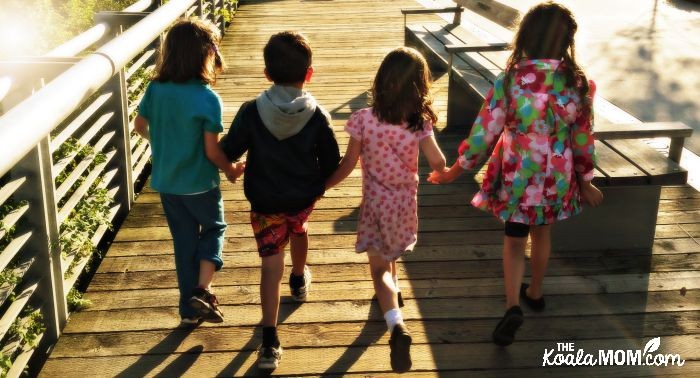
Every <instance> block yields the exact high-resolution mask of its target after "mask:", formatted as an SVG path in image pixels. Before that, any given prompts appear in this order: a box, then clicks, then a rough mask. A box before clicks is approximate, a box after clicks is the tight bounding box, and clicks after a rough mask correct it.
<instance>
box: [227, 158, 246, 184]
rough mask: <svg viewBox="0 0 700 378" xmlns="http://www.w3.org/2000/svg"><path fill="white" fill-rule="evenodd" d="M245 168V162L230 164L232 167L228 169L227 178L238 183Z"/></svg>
mask: <svg viewBox="0 0 700 378" xmlns="http://www.w3.org/2000/svg"><path fill="white" fill-rule="evenodd" d="M244 170H245V162H242V163H233V164H231V165H230V167H229V168H228V169H227V170H226V172H224V173H226V178H227V179H228V180H229V181H230V182H232V183H234V184H235V183H236V180H237V179H238V178H239V177H241V175H242V174H243V171H244Z"/></svg>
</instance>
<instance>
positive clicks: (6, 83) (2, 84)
mask: <svg viewBox="0 0 700 378" xmlns="http://www.w3.org/2000/svg"><path fill="white" fill-rule="evenodd" d="M10 87H12V79H10V78H9V77H7V76H2V77H0V101H2V99H3V98H5V96H6V95H7V93H8V92H9V91H10Z"/></svg>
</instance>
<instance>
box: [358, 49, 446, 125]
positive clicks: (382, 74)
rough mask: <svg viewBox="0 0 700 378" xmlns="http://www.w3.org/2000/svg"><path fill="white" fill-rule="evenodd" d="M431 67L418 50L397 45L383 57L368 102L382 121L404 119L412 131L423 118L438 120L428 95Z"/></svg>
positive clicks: (401, 120)
mask: <svg viewBox="0 0 700 378" xmlns="http://www.w3.org/2000/svg"><path fill="white" fill-rule="evenodd" d="M430 82H431V77H430V69H429V68H428V63H427V62H426V61H425V58H423V55H421V54H420V53H419V52H418V51H416V50H415V49H412V48H409V47H399V48H397V49H395V50H393V51H391V52H390V53H389V54H387V56H386V57H385V58H384V60H383V61H382V64H381V65H380V66H379V70H378V71H377V76H376V77H375V78H374V83H373V84H372V89H371V92H370V95H371V99H370V106H372V109H373V113H374V115H375V116H376V117H377V118H378V119H379V120H380V121H382V122H387V123H391V124H395V125H398V124H401V123H403V122H406V123H407V124H408V126H407V127H406V128H407V129H409V130H411V131H418V130H423V122H424V121H431V122H433V123H435V122H436V121H437V115H436V114H435V111H434V110H433V100H432V98H431V96H430Z"/></svg>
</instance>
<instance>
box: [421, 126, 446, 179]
mask: <svg viewBox="0 0 700 378" xmlns="http://www.w3.org/2000/svg"><path fill="white" fill-rule="evenodd" d="M420 149H421V151H423V154H424V155H425V157H426V159H428V164H430V168H432V169H433V170H434V171H438V172H441V171H444V170H445V155H444V154H443V153H442V150H440V147H439V146H438V144H437V141H436V140H435V136H433V135H431V136H429V137H427V138H423V139H421V141H420Z"/></svg>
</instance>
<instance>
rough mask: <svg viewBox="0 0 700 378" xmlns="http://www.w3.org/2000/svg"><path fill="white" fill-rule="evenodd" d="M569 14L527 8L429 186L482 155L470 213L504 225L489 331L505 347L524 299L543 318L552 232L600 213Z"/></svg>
mask: <svg viewBox="0 0 700 378" xmlns="http://www.w3.org/2000/svg"><path fill="white" fill-rule="evenodd" d="M576 29H577V24H576V21H575V20H574V18H573V15H572V14H571V12H570V11H569V10H568V9H567V8H565V7H563V6H561V5H559V4H554V3H551V2H547V3H542V4H539V5H537V6H535V7H534V8H532V9H531V10H530V11H529V12H528V13H527V14H526V15H525V17H524V18H523V20H522V22H521V24H520V28H519V30H518V32H517V34H516V36H515V42H514V47H513V54H512V55H511V56H510V58H509V59H508V62H507V65H506V69H505V71H504V72H503V73H502V74H501V75H500V76H498V78H497V79H496V81H495V82H494V87H493V88H492V89H491V90H490V91H489V93H488V94H487V95H486V99H485V103H484V105H483V107H482V109H481V111H480V112H479V115H478V116H477V118H476V120H475V122H474V125H473V127H472V129H471V132H470V135H469V137H468V138H467V139H465V140H464V141H463V142H462V143H461V145H460V147H459V155H460V156H459V159H458V160H457V162H456V163H455V164H454V165H453V166H452V167H451V168H449V169H445V170H444V171H442V172H438V171H434V172H433V173H431V175H430V177H429V178H428V180H429V181H431V182H433V183H445V182H451V181H452V180H454V179H455V178H456V177H457V176H459V175H460V174H461V173H462V172H464V171H465V170H472V169H474V168H476V167H478V163H480V162H482V161H483V160H484V159H485V158H486V157H487V156H490V159H489V162H488V167H487V170H486V177H485V178H484V181H483V183H482V185H481V190H480V191H479V192H478V193H477V194H476V195H475V196H474V198H473V200H472V205H474V206H475V207H477V208H480V209H482V210H485V211H489V212H491V213H492V214H494V215H495V216H496V217H498V218H499V219H501V220H503V221H504V222H505V237H504V246H503V275H504V286H505V292H506V308H507V311H506V313H505V315H504V317H503V319H502V320H501V321H500V322H499V323H498V325H497V326H496V329H495V330H494V332H493V340H494V342H495V343H496V344H499V345H509V344H511V343H512V342H513V339H514V336H515V332H516V331H517V330H518V328H519V327H520V325H521V324H522V322H523V313H522V310H521V309H520V306H519V304H520V300H521V299H522V300H523V301H524V302H525V303H526V304H527V305H528V307H530V308H531V309H532V310H535V311H542V310H543V309H544V303H545V302H544V297H543V295H542V281H543V279H544V273H545V269H546V267H547V262H548V260H549V255H550V251H551V242H550V225H551V223H553V222H555V221H559V220H564V219H566V218H569V217H570V216H572V215H576V214H578V213H579V212H580V211H581V201H583V202H586V203H588V204H590V205H591V206H596V205H598V204H599V203H600V202H601V201H602V199H603V195H602V193H601V192H600V191H599V190H598V189H597V188H596V187H595V186H593V184H591V180H592V179H593V155H594V144H593V142H594V139H593V130H592V119H593V115H592V99H593V93H594V91H595V86H594V85H593V82H589V81H588V80H587V79H586V76H585V75H584V73H583V71H582V70H581V68H580V67H579V65H578V64H577V63H576V59H575V53H574V33H575V32H576ZM528 235H529V236H530V238H531V259H530V264H531V270H532V279H531V282H530V285H528V284H525V283H522V278H523V273H524V270H525V245H526V243H527V237H528Z"/></svg>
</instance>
